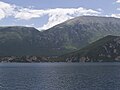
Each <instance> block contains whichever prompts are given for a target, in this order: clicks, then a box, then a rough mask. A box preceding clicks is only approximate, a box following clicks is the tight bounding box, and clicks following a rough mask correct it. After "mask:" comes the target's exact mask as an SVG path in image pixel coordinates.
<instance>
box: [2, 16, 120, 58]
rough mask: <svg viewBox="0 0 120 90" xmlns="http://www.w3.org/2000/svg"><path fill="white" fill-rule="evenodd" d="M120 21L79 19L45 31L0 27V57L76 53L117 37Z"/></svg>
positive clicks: (111, 19) (102, 18)
mask: <svg viewBox="0 0 120 90" xmlns="http://www.w3.org/2000/svg"><path fill="white" fill-rule="evenodd" d="M119 28H120V19H117V18H112V17H97V16H80V17H77V18H74V19H71V20H68V21H65V22H63V23H61V24H58V25H56V26H54V27H52V28H50V29H48V30H45V31H38V30H37V29H35V28H33V27H22V26H14V27H11V26H9V27H2V28H1V27H0V55H1V56H8V55H11V56H12V55H18V56H21V55H38V56H39V55H43V56H60V55H63V54H66V53H69V52H73V51H76V50H79V49H81V48H83V47H85V46H87V45H89V44H90V43H92V42H94V41H96V40H98V39H100V38H102V37H104V36H106V35H120V29H119Z"/></svg>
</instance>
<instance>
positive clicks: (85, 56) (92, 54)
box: [61, 35, 120, 62]
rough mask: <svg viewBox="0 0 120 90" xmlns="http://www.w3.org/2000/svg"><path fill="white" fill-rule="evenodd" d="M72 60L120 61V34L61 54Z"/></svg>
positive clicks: (63, 57) (64, 57)
mask: <svg viewBox="0 0 120 90" xmlns="http://www.w3.org/2000/svg"><path fill="white" fill-rule="evenodd" d="M61 58H62V59H64V60H65V61H70V62H113V61H114V62H117V61H120V36H111V35H108V36H106V37H104V38H102V39H99V40H98V41H95V42H93V43H91V44H90V45H88V46H86V47H84V48H82V49H80V50H79V51H76V52H73V53H70V54H66V55H64V56H61Z"/></svg>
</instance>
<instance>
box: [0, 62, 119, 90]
mask: <svg viewBox="0 0 120 90" xmlns="http://www.w3.org/2000/svg"><path fill="white" fill-rule="evenodd" d="M0 90H120V64H119V63H118V64H117V63H83V64H82V63H31V64H25V63H23V64H18V63H13V64H10V63H7V64H4V63H1V64H0Z"/></svg>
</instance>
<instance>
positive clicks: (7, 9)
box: [0, 2, 15, 19]
mask: <svg viewBox="0 0 120 90" xmlns="http://www.w3.org/2000/svg"><path fill="white" fill-rule="evenodd" d="M14 9H15V5H10V4H7V3H4V2H0V19H3V18H5V17H7V16H11V15H12V14H14V11H13V10H14Z"/></svg>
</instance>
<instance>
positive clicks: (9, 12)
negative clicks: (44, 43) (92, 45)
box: [0, 1, 101, 29]
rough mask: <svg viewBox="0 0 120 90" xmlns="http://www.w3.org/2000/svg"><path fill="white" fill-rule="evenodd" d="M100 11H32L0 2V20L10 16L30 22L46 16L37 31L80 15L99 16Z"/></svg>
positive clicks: (70, 9)
mask: <svg viewBox="0 0 120 90" xmlns="http://www.w3.org/2000/svg"><path fill="white" fill-rule="evenodd" d="M99 14H101V12H100V10H92V9H86V8H83V7H79V8H55V9H46V10H44V9H41V10H39V9H32V8H24V7H19V6H16V5H11V4H8V3H4V2H1V1H0V19H3V18H5V17H8V16H12V17H14V18H16V19H19V20H21V19H22V20H30V19H33V18H41V17H42V16H45V15H47V16H48V22H47V23H46V24H44V25H43V26H42V27H39V29H48V28H51V27H53V26H54V25H57V24H59V23H62V22H64V21H66V20H69V19H72V18H74V17H77V16H82V15H99Z"/></svg>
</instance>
